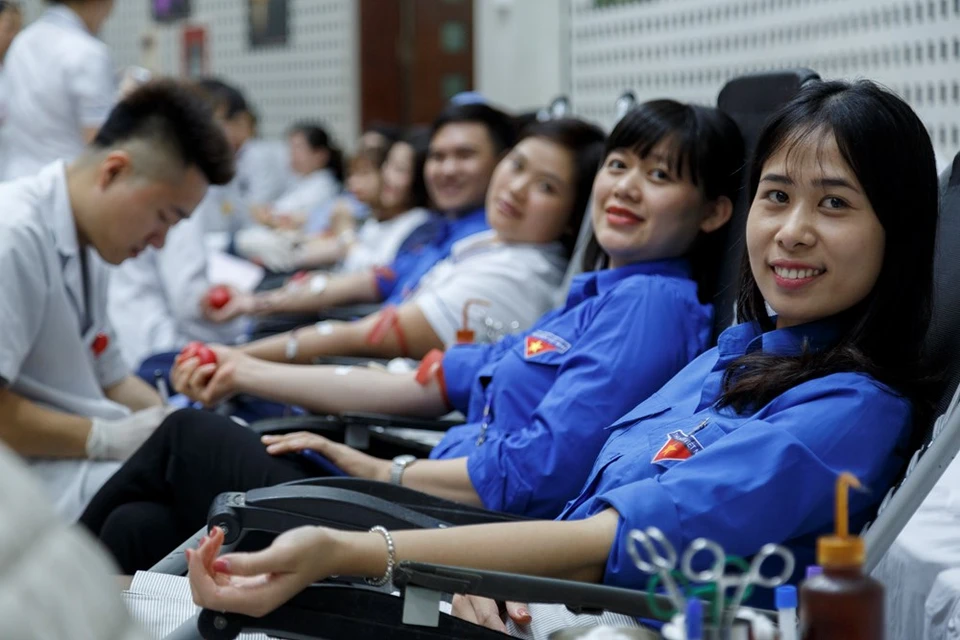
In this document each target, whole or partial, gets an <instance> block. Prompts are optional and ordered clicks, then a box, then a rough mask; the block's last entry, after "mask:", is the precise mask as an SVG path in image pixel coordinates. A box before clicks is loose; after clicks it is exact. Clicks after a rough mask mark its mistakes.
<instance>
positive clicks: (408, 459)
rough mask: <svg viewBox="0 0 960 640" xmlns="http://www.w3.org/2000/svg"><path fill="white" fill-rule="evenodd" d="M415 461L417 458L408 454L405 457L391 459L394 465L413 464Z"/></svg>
mask: <svg viewBox="0 0 960 640" xmlns="http://www.w3.org/2000/svg"><path fill="white" fill-rule="evenodd" d="M416 459H417V456H412V455H410V454H406V455H402V456H397V457H396V458H394V459H393V462H394V464H402V465H407V464H410V463H411V462H413V461H414V460H416Z"/></svg>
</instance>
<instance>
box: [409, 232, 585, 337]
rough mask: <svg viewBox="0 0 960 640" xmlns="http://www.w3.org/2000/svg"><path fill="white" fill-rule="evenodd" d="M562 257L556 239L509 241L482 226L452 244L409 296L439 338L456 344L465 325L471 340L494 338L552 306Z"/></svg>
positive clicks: (529, 322)
mask: <svg viewBox="0 0 960 640" xmlns="http://www.w3.org/2000/svg"><path fill="white" fill-rule="evenodd" d="M566 266H567V259H566V257H565V256H564V252H563V247H562V245H561V244H560V243H559V242H554V243H551V244H546V245H543V244H512V243H504V242H500V241H499V240H497V238H496V232H494V231H483V232H481V233H476V234H474V235H472V236H469V237H467V238H464V239H463V240H460V241H459V242H457V243H456V244H454V245H453V249H452V251H451V252H450V257H449V258H447V259H446V260H443V261H442V262H440V263H438V264H437V265H436V266H434V267H433V269H431V270H430V271H429V272H428V273H427V275H425V276H424V277H423V279H422V280H421V281H420V284H419V286H418V287H417V289H416V290H415V291H414V292H413V294H412V299H413V301H414V302H415V303H416V305H417V306H418V307H419V308H420V311H421V312H423V315H424V316H425V317H426V319H427V322H429V323H430V326H431V327H432V328H433V330H434V331H435V332H436V334H437V336H438V337H439V338H440V339H441V340H442V341H443V343H444V344H445V345H446V346H447V347H450V346H452V345H454V344H456V341H457V330H458V329H461V328H463V312H464V307H465V306H467V303H468V302H470V301H474V300H477V301H483V302H484V303H486V304H478V303H473V304H471V305H470V308H469V310H468V318H467V324H468V327H467V328H469V329H472V330H473V331H474V332H476V335H475V341H476V342H495V341H496V340H498V339H499V338H500V337H502V336H503V335H504V334H507V333H515V332H517V331H522V330H524V329H526V328H528V327H530V326H531V325H532V324H533V323H534V322H535V321H536V320H537V319H539V318H540V316H542V315H543V314H544V313H546V312H547V311H549V310H550V309H552V308H553V307H554V293H555V291H556V289H557V287H559V286H560V283H561V281H562V280H563V274H564V270H565V269H566Z"/></svg>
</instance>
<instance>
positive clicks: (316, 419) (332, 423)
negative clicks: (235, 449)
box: [250, 415, 344, 436]
mask: <svg viewBox="0 0 960 640" xmlns="http://www.w3.org/2000/svg"><path fill="white" fill-rule="evenodd" d="M343 426H344V423H343V421H342V420H341V419H340V418H339V417H338V416H318V415H306V416H287V417H285V418H268V419H267V420H258V421H257V422H254V423H253V424H251V425H250V429H252V430H253V431H254V432H256V433H259V434H261V435H266V434H268V433H270V434H284V433H293V432H294V431H309V432H311V433H319V434H320V435H324V436H325V435H330V434H340V433H343Z"/></svg>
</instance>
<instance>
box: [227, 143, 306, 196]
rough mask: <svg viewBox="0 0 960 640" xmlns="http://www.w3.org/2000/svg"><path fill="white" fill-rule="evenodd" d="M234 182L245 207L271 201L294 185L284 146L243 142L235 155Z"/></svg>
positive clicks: (280, 144)
mask: <svg viewBox="0 0 960 640" xmlns="http://www.w3.org/2000/svg"><path fill="white" fill-rule="evenodd" d="M236 179H237V181H238V182H239V184H240V192H241V195H242V196H243V198H244V199H245V201H246V202H247V204H249V205H262V204H269V203H271V202H274V201H275V200H276V199H277V198H279V197H280V196H282V195H283V193H284V191H286V190H287V189H289V188H290V185H291V184H292V183H293V173H292V172H291V171H290V165H289V160H288V158H287V147H286V145H285V144H283V143H282V142H280V141H278V140H261V139H258V138H257V139H253V140H248V141H247V142H245V143H244V145H243V147H241V148H240V151H239V152H238V153H237V178H236Z"/></svg>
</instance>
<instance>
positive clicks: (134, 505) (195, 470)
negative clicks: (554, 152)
mask: <svg viewBox="0 0 960 640" xmlns="http://www.w3.org/2000/svg"><path fill="white" fill-rule="evenodd" d="M557 126H559V125H554V127H557ZM584 126H585V125H578V127H579V128H581V129H582V128H583V127H584ZM548 140H549V139H547V138H543V137H542V136H533V137H530V138H527V139H526V140H525V141H524V142H528V143H529V144H524V142H521V143H520V145H518V146H517V147H516V148H515V149H514V150H513V151H512V152H511V153H510V154H509V155H508V156H507V157H506V158H505V159H504V160H503V161H502V162H501V164H500V167H499V168H498V169H497V176H496V177H495V178H494V180H493V187H492V189H491V197H489V198H488V202H489V203H490V205H491V206H490V208H489V211H488V215H489V217H490V222H491V226H492V227H493V228H494V230H495V233H497V234H498V235H502V236H504V237H505V238H508V239H509V238H520V237H530V236H531V235H532V234H533V233H534V231H533V230H534V229H536V230H537V232H539V233H544V232H545V227H546V224H545V222H548V221H551V220H552V222H553V225H554V226H553V228H554V233H557V232H559V230H560V227H559V225H557V224H556V222H557V221H556V220H555V219H552V218H550V217H549V216H548V215H546V211H543V210H540V211H535V210H534V209H533V208H532V207H531V206H530V202H531V200H530V198H531V196H526V197H524V195H523V193H522V192H521V191H519V190H518V189H517V186H520V185H522V184H523V176H525V175H541V176H543V178H541V179H540V180H538V181H537V182H536V183H534V184H535V185H538V186H536V189H537V190H543V194H542V196H541V197H546V196H547V195H548V194H549V192H550V190H551V189H552V188H553V184H554V181H553V180H551V179H549V176H547V175H546V174H547V172H548V169H547V168H548V167H549V166H550V165H549V164H547V163H546V162H545V157H546V156H547V155H549V154H548V153H547V151H548V149H549V146H548V144H549V143H548ZM553 145H554V147H556V143H553ZM565 146H566V147H567V148H572V147H573V145H572V144H571V143H567V144H566V145H565ZM559 148H560V149H562V147H559ZM574 157H576V158H579V160H580V162H581V166H582V167H583V168H582V169H581V170H580V172H579V179H578V180H577V182H576V184H577V185H578V186H577V188H576V193H577V198H576V202H577V203H578V205H577V206H585V203H586V201H587V198H588V195H589V194H590V189H589V185H590V178H592V173H593V171H594V170H595V168H596V167H597V165H598V164H599V165H600V169H599V171H598V172H597V175H596V179H595V180H593V191H592V196H593V207H592V209H591V211H590V214H591V217H592V222H593V226H594V228H595V229H596V237H595V238H594V239H593V241H592V243H591V250H590V251H588V255H587V260H588V261H589V265H590V268H591V269H597V270H593V271H591V272H589V273H586V274H583V275H581V276H578V277H577V278H576V279H575V280H574V281H573V284H572V285H571V290H570V294H569V297H568V298H567V301H566V304H565V305H564V306H562V307H561V308H559V309H557V310H556V311H553V312H551V313H548V314H546V315H545V316H543V317H542V318H541V319H540V320H539V321H538V322H537V323H536V324H535V325H534V327H533V328H532V329H531V330H529V331H527V332H524V333H521V334H517V335H512V336H508V337H505V338H503V339H502V340H501V341H500V342H499V343H497V344H494V345H463V346H456V347H453V348H451V349H450V350H449V351H447V352H446V354H445V355H443V357H442V359H441V358H439V357H437V358H434V359H432V363H433V367H432V368H425V369H424V370H423V372H422V373H423V374H425V375H422V376H421V377H420V381H419V382H418V381H417V377H416V376H414V375H412V374H411V375H393V374H387V373H383V372H379V371H372V370H367V369H352V370H349V371H348V372H347V373H346V375H342V374H343V370H340V371H339V372H338V371H337V369H335V368H333V367H324V366H293V365H278V364H272V363H267V362H263V361H260V360H255V359H253V358H250V357H248V356H244V355H241V354H239V353H237V352H236V351H233V350H226V349H219V348H217V355H218V358H222V359H221V360H220V363H221V364H220V365H219V366H218V367H198V366H197V363H195V362H186V363H181V365H180V367H178V369H177V370H176V371H175V373H174V379H175V384H176V386H177V388H178V389H180V390H181V391H184V392H187V393H188V394H189V395H191V396H193V397H196V398H202V399H204V400H205V401H206V402H208V403H210V402H214V401H216V400H219V399H220V398H222V397H224V396H226V395H229V394H230V393H235V392H237V391H240V390H243V391H244V392H253V393H257V394H259V395H264V396H266V397H268V398H271V399H274V400H279V401H282V402H294V403H297V404H301V405H304V406H307V407H308V408H310V409H311V410H314V411H318V412H339V411H346V410H367V411H385V412H393V413H404V414H410V415H420V416H438V415H442V414H444V413H446V412H447V411H449V410H450V409H451V408H456V409H459V410H460V411H462V412H463V413H464V414H465V415H466V416H467V420H468V422H467V424H466V425H464V426H461V427H457V428H455V429H452V430H450V431H449V432H448V433H447V434H446V436H445V437H444V439H443V441H442V442H440V444H439V446H437V447H436V448H435V449H434V450H433V452H432V454H431V456H430V457H431V458H432V459H431V460H416V461H411V460H410V459H409V458H404V459H397V460H394V461H390V460H382V459H380V458H376V457H373V456H369V455H366V454H364V453H360V452H358V451H354V450H352V449H349V448H348V447H345V446H343V445H339V444H336V443H333V442H330V441H328V440H326V439H324V438H322V437H320V436H315V435H311V434H305V433H298V434H293V435H290V436H283V437H278V438H266V439H265V440H264V442H263V443H261V442H260V441H259V439H258V438H257V437H256V436H255V435H254V434H252V433H251V432H250V431H248V430H245V429H239V428H237V427H236V426H235V425H234V424H233V423H232V422H231V421H229V420H226V419H222V418H220V417H219V416H213V415H210V414H208V413H201V412H196V411H184V412H180V413H178V414H176V415H175V416H174V417H173V418H172V419H170V420H168V421H167V422H166V423H165V424H164V425H163V426H162V427H161V432H162V433H161V434H160V435H158V436H157V437H156V438H155V439H154V441H153V442H150V443H148V444H147V445H146V446H144V447H143V448H142V449H141V450H140V452H139V453H138V456H137V459H136V460H135V461H132V462H131V463H130V464H129V465H128V466H127V467H126V468H125V469H123V470H121V472H120V473H121V477H120V479H118V481H117V482H116V483H115V484H112V485H111V486H110V487H108V488H106V489H105V490H104V491H103V492H101V494H100V495H99V496H98V497H97V499H96V500H95V504H94V505H93V506H91V508H90V509H89V510H88V512H87V514H86V515H85V516H84V522H85V523H86V524H87V525H88V526H89V527H90V528H91V529H92V530H93V531H94V532H95V533H96V534H97V535H99V536H100V538H101V540H103V541H104V542H105V543H106V544H107V545H108V547H110V548H111V549H112V550H113V552H114V554H115V555H116V556H117V558H118V560H119V561H120V563H121V565H122V566H123V568H124V570H125V571H133V570H136V569H139V568H144V567H147V566H149V565H150V564H152V563H153V562H154V561H155V560H156V559H157V558H159V557H161V556H163V555H164V554H165V553H166V552H167V551H169V549H170V548H172V547H173V546H175V545H176V544H177V543H178V542H179V541H180V540H182V539H183V538H184V537H186V536H187V535H189V534H190V533H191V532H190V531H188V529H189V528H190V527H193V530H194V531H195V530H196V529H197V528H199V527H200V526H201V525H202V523H203V521H204V519H205V517H206V512H207V508H208V507H209V505H210V502H211V500H212V499H213V497H215V496H216V495H217V494H218V493H220V492H222V491H227V490H237V491H240V490H246V489H250V488H254V487H261V486H266V485H270V484H277V483H280V482H285V481H288V480H293V479H296V478H305V477H311V476H316V475H323V474H324V473H325V471H323V470H321V469H320V467H317V466H314V465H313V463H312V462H310V461H309V460H308V459H307V458H306V457H304V456H302V455H297V454H298V453H299V452H301V451H303V450H306V449H310V450H314V451H317V452H319V453H321V454H322V455H324V456H327V457H328V458H329V459H330V460H331V461H332V462H333V463H334V464H335V465H337V466H339V468H340V469H342V471H343V472H344V473H346V474H348V475H351V476H357V477H365V478H371V479H379V480H383V481H391V482H395V483H402V484H403V485H406V486H410V487H413V488H416V489H419V490H422V491H426V492H428V493H432V494H434V495H438V496H442V497H445V498H449V499H453V500H457V501H460V502H464V503H469V504H474V505H482V506H484V507H486V508H488V509H494V510H499V511H508V512H512V513H517V514H524V515H528V516H539V517H554V516H556V515H557V514H558V513H559V512H560V511H561V510H562V508H563V506H564V504H565V503H566V502H567V500H569V499H570V498H571V497H573V496H575V495H576V492H577V490H578V489H579V488H580V486H581V485H582V483H583V480H584V479H585V477H586V474H587V472H588V471H589V468H590V465H591V463H592V461H593V459H594V457H595V456H596V454H597V452H598V451H599V450H600V447H601V446H602V445H603V442H604V440H605V438H606V435H607V434H606V432H605V431H604V427H606V426H607V425H608V424H610V423H611V422H613V421H614V420H616V418H618V417H619V416H621V415H623V413H624V412H625V411H627V410H629V408H630V407H633V406H635V405H636V404H637V403H638V402H641V401H642V400H643V399H645V398H646V397H647V396H649V395H650V394H651V393H653V392H654V391H655V390H656V389H657V388H659V387H660V386H661V385H662V384H663V383H664V382H665V381H667V380H668V379H669V378H670V377H671V376H672V375H674V374H675V373H676V372H677V371H679V370H680V369H681V368H682V367H683V366H685V365H686V364H687V363H688V362H690V361H691V360H692V359H694V358H695V357H696V356H697V355H698V354H699V353H701V352H702V351H703V350H704V349H705V348H706V347H707V346H708V344H709V342H710V335H711V328H712V320H713V310H712V307H711V305H710V304H709V303H708V302H706V301H708V300H710V298H711V297H712V288H711V285H710V283H709V279H710V274H711V273H712V272H714V271H716V266H717V265H716V263H713V264H712V265H708V262H709V259H708V258H709V256H711V255H715V253H716V251H715V249H716V245H717V241H716V240H714V239H713V236H715V235H716V231H717V230H718V229H720V228H722V227H723V226H724V224H725V223H726V221H727V220H728V219H729V216H730V213H731V208H732V204H731V203H732V200H733V199H734V198H735V197H736V193H737V191H738V189H739V186H740V173H739V170H740V168H741V166H742V165H743V142H742V140H741V137H740V132H739V130H738V129H737V127H736V125H735V124H734V123H733V121H732V120H730V119H729V118H728V117H727V116H725V115H723V114H721V113H720V112H719V111H717V110H716V109H711V108H706V107H695V106H691V105H685V104H681V103H677V102H673V101H666V100H665V101H657V102H651V103H647V104H644V105H641V106H640V107H638V108H637V109H636V110H635V111H633V112H631V113H630V114H628V115H627V116H626V117H625V118H624V119H623V120H622V121H621V122H620V123H619V124H618V125H617V127H616V129H615V130H614V131H613V133H612V134H611V135H610V137H609V139H608V140H607V143H606V153H605V154H604V156H603V162H602V164H601V163H600V157H599V154H596V155H594V157H593V160H589V161H588V160H586V158H585V157H584V156H583V155H579V156H574ZM572 160H573V158H571V161H572ZM550 173H554V171H550ZM507 178H510V179H509V180H507ZM514 183H516V186H512V185H514ZM568 184H569V183H568ZM521 203H523V204H526V207H525V211H524V215H517V212H518V210H519V209H520V205H521ZM427 366H428V367H429V366H430V365H427ZM253 381H255V383H254V385H255V388H254V387H248V386H247V385H248V384H250V383H251V382H253ZM264 445H267V448H266V449H265V448H264ZM144 503H147V504H148V505H149V509H150V510H151V514H156V515H151V516H150V517H145V515H144V513H145V508H144V507H143V505H144Z"/></svg>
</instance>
